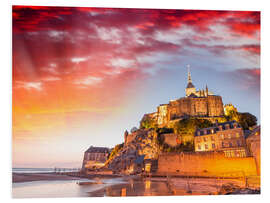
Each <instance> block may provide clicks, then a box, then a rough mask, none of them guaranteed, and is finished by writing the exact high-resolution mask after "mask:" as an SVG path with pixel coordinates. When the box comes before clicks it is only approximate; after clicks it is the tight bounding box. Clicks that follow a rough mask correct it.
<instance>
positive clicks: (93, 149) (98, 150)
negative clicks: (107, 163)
mask: <svg viewBox="0 0 270 203" xmlns="http://www.w3.org/2000/svg"><path fill="white" fill-rule="evenodd" d="M86 152H89V153H109V152H110V149H109V148H107V147H93V146H91V147H89V148H88V149H87V150H86Z"/></svg>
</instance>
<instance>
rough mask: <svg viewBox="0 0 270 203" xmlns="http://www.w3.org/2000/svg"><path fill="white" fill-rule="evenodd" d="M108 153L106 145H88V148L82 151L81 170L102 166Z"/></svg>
mask: <svg viewBox="0 0 270 203" xmlns="http://www.w3.org/2000/svg"><path fill="white" fill-rule="evenodd" d="M109 153H110V149H109V148H106V147H93V146H91V147H89V149H87V150H86V151H85V152H84V158H83V165H82V170H83V171H85V170H86V169H90V170H93V169H98V168H100V167H102V166H104V164H105V162H106V160H107V159H108V156H109Z"/></svg>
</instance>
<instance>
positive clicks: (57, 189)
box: [12, 177, 231, 198]
mask: <svg viewBox="0 0 270 203" xmlns="http://www.w3.org/2000/svg"><path fill="white" fill-rule="evenodd" d="M223 181H225V180H223ZM227 181H228V182H231V181H229V180H227ZM77 182H78V181H77V180H76V181H75V180H68V181H36V182H26V183H15V184H13V185H12V193H13V197H15V198H31V197H32V198H33V197H89V196H90V197H103V196H114V197H116V196H117V197H121V196H122V197H125V196H168V195H202V194H205V195H206V194H217V191H218V190H219V189H220V186H221V185H222V184H223V183H224V182H222V183H218V182H217V180H215V179H194V180H188V179H183V178H175V179H170V180H168V179H167V178H151V179H150V178H129V177H125V178H111V179H102V178H101V179H92V180H88V179H85V180H80V182H84V183H85V184H81V185H79V184H77Z"/></svg>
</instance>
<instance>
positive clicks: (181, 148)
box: [156, 128, 194, 152]
mask: <svg viewBox="0 0 270 203" xmlns="http://www.w3.org/2000/svg"><path fill="white" fill-rule="evenodd" d="M156 132H157V144H158V145H159V147H160V150H161V151H162V152H191V151H194V144H193V142H184V143H181V144H178V145H176V146H175V147H172V146H170V145H168V144H167V143H165V138H164V135H163V134H166V133H174V129H173V128H158V129H156Z"/></svg>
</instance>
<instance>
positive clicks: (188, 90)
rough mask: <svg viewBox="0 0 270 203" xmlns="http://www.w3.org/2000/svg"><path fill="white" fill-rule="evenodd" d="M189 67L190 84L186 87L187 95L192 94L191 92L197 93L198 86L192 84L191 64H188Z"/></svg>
mask: <svg viewBox="0 0 270 203" xmlns="http://www.w3.org/2000/svg"><path fill="white" fill-rule="evenodd" d="M187 69H188V79H187V80H188V81H187V82H188V84H187V87H186V97H188V96H190V95H191V94H194V95H195V94H196V88H195V86H194V85H193V84H192V80H191V73H190V65H187Z"/></svg>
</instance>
